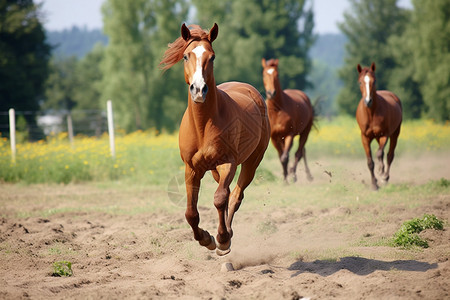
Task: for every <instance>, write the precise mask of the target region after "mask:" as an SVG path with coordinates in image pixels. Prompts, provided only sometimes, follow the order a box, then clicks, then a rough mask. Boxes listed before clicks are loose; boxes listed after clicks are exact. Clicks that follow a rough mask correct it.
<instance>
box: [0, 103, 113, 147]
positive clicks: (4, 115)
mask: <svg viewBox="0 0 450 300" xmlns="http://www.w3.org/2000/svg"><path fill="white" fill-rule="evenodd" d="M8 115H9V112H8V111H0V132H1V133H2V136H3V137H9V130H10V124H9V116H8ZM15 116H16V117H15V119H16V131H17V132H18V133H19V134H20V136H21V138H22V139H25V140H30V141H34V140H40V139H43V138H45V137H46V136H49V135H55V134H58V133H61V132H68V131H69V126H70V121H69V122H68V119H71V121H72V129H73V134H74V135H86V136H101V135H102V134H103V133H104V132H106V131H107V130H108V121H107V116H106V110H93V109H92V110H72V111H70V112H69V111H51V112H39V111H17V110H16V111H15Z"/></svg>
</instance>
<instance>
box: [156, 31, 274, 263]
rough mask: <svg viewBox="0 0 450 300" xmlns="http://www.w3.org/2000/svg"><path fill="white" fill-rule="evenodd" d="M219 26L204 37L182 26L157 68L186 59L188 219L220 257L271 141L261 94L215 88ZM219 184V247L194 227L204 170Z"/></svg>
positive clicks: (241, 86)
mask: <svg viewBox="0 0 450 300" xmlns="http://www.w3.org/2000/svg"><path fill="white" fill-rule="evenodd" d="M218 30H219V28H218V26H217V24H214V26H213V28H212V29H211V30H210V31H209V33H207V32H206V31H204V30H203V29H201V28H200V27H199V26H197V25H192V26H191V29H189V28H188V27H186V25H184V24H183V25H182V27H181V37H179V38H178V39H176V40H175V41H174V42H173V43H171V44H169V48H168V49H167V50H166V52H165V54H164V57H163V60H162V61H161V65H163V68H164V69H168V68H170V67H172V66H173V65H174V64H176V63H177V62H178V61H180V60H181V59H183V60H184V77H185V80H186V83H187V84H188V85H189V92H188V105H187V109H186V111H185V113H184V116H183V119H182V121H181V125H180V132H179V147H180V154H181V158H182V160H183V162H184V163H185V183H186V192H187V209H186V214H185V216H186V220H187V221H188V223H189V225H190V226H191V227H192V230H193V232H194V238H195V239H196V240H197V241H198V242H199V243H200V245H202V246H205V247H207V248H208V249H210V250H214V249H216V247H217V253H218V254H219V255H224V254H227V253H228V252H229V251H230V245H231V237H232V236H233V230H232V228H231V223H232V220H233V215H234V213H235V212H236V211H237V210H238V208H239V206H240V204H241V201H242V199H243V198H244V189H245V188H246V187H247V186H248V185H249V184H250V182H251V181H252V180H253V177H254V175H255V171H256V168H257V167H258V165H259V163H260V162H261V160H262V158H263V156H264V152H265V151H266V149H267V145H268V143H269V138H270V137H269V131H270V129H269V120H268V118H267V109H266V105H265V103H264V99H263V98H262V97H261V94H260V93H259V92H258V90H256V89H255V88H254V87H252V86H251V85H248V84H246V83H240V82H227V83H223V84H221V85H218V86H216V82H215V79H214V74H213V61H214V58H215V54H214V50H213V48H212V42H213V41H214V40H215V39H216V37H217V34H218ZM238 165H241V172H240V175H239V178H238V181H237V184H236V187H235V188H234V189H233V191H232V192H231V193H230V184H231V182H232V181H233V178H234V176H235V172H236V168H237V166H238ZM208 170H211V173H212V175H213V177H214V179H215V180H216V182H217V183H218V184H219V186H218V188H217V190H216V192H215V194H214V205H215V207H216V208H217V211H218V214H219V225H218V233H217V244H216V241H215V240H214V237H213V236H212V235H210V234H209V233H208V232H207V231H206V230H203V229H201V228H200V227H199V226H198V225H199V222H200V216H199V212H198V210H197V201H198V192H199V189H200V181H201V179H202V178H203V176H204V174H205V172H207V171H208Z"/></svg>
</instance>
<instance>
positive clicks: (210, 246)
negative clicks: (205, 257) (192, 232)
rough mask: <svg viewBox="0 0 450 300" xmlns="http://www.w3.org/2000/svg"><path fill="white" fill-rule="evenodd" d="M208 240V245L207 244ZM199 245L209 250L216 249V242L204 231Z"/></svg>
mask: <svg viewBox="0 0 450 300" xmlns="http://www.w3.org/2000/svg"><path fill="white" fill-rule="evenodd" d="M208 240H209V243H208ZM199 243H200V245H202V246H204V247H206V248H208V249H209V250H214V249H216V241H215V239H214V237H213V236H212V235H210V234H209V233H208V231H204V233H203V240H202V241H200V242H199Z"/></svg>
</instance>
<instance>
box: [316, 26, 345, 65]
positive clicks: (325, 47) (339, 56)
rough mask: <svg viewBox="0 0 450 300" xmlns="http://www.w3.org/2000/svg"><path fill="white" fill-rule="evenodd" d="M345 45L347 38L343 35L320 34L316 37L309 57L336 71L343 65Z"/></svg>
mask: <svg viewBox="0 0 450 300" xmlns="http://www.w3.org/2000/svg"><path fill="white" fill-rule="evenodd" d="M345 43H347V38H346V37H345V35H343V34H321V35H318V36H317V40H316V43H315V44H314V45H313V46H312V47H311V49H310V50H309V55H310V57H311V58H312V59H313V60H319V61H321V62H323V63H325V64H327V65H328V66H329V67H331V68H332V69H336V68H339V67H341V66H342V65H343V64H344V55H345Z"/></svg>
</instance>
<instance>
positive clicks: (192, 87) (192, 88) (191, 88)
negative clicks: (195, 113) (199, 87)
mask: <svg viewBox="0 0 450 300" xmlns="http://www.w3.org/2000/svg"><path fill="white" fill-rule="evenodd" d="M189 89H190V90H191V92H192V91H193V90H194V85H193V84H191V85H190V86H189Z"/></svg>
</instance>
